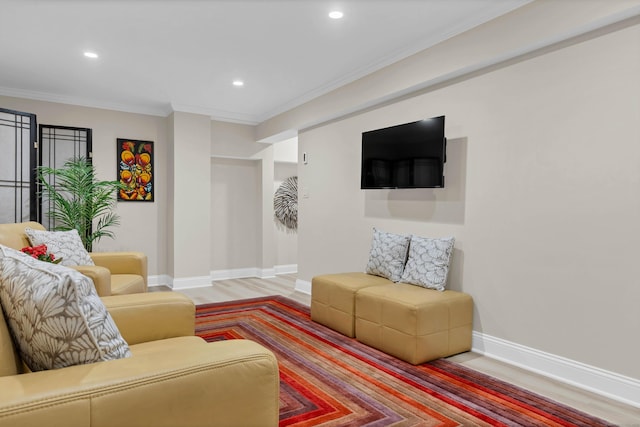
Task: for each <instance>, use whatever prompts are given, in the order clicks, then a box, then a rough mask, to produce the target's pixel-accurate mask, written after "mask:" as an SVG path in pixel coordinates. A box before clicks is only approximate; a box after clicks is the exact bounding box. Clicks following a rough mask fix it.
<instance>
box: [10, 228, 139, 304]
mask: <svg viewBox="0 0 640 427" xmlns="http://www.w3.org/2000/svg"><path fill="white" fill-rule="evenodd" d="M25 228H32V229H34V230H45V228H44V227H43V226H42V224H40V223H38V222H21V223H16V224H0V244H3V245H5V246H8V247H10V248H13V249H16V250H20V249H22V248H24V247H26V246H29V245H30V243H29V239H28V238H27V235H26V234H25V232H24V230H25ZM89 256H90V257H91V259H92V260H93V262H94V263H95V265H82V266H76V267H72V268H75V269H76V270H78V271H80V272H81V273H82V274H84V275H85V276H88V277H89V278H91V280H93V284H94V285H95V287H96V290H97V291H98V295H100V296H109V295H126V294H134V293H140V292H147V286H148V283H147V256H146V255H145V254H144V253H142V252H91V253H89Z"/></svg>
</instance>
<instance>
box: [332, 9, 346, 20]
mask: <svg viewBox="0 0 640 427" xmlns="http://www.w3.org/2000/svg"><path fill="white" fill-rule="evenodd" d="M343 16H344V13H342V12H340V11H339V10H334V11H333V12H330V13H329V18H331V19H340V18H342V17H343Z"/></svg>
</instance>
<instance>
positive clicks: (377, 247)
mask: <svg viewBox="0 0 640 427" xmlns="http://www.w3.org/2000/svg"><path fill="white" fill-rule="evenodd" d="M409 239H410V237H409V236H403V235H401V234H393V233H386V232H384V231H381V230H378V229H376V228H374V229H373V240H372V242H371V251H370V252H369V262H368V263H367V268H366V270H365V271H366V272H367V273H368V274H373V275H375V276H381V277H385V278H387V279H389V280H391V281H392V282H398V281H399V280H400V277H401V276H402V270H403V269H404V263H405V261H406V260H407V250H408V249H409Z"/></svg>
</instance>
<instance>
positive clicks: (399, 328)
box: [355, 283, 473, 365]
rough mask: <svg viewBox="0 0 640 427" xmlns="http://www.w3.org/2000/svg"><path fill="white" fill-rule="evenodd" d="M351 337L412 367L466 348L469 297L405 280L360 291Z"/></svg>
mask: <svg viewBox="0 0 640 427" xmlns="http://www.w3.org/2000/svg"><path fill="white" fill-rule="evenodd" d="M355 317H356V320H355V330H356V339H357V340H358V341H360V342H362V343H364V344H367V345H369V346H371V347H374V348H377V349H378V350H381V351H383V352H385V353H388V354H390V355H392V356H395V357H397V358H399V359H402V360H404V361H406V362H409V363H412V364H414V365H418V364H420V363H424V362H427V361H429V360H433V359H438V358H440V357H446V356H451V355H454V354H457V353H462V352H464V351H468V350H470V349H471V331H472V323H473V300H472V299H471V296H470V295H468V294H465V293H462V292H456V291H443V292H440V291H437V290H433V289H426V288H422V287H420V286H415V285H408V284H406V283H394V284H391V285H389V286H375V287H370V288H366V289H360V290H359V291H358V293H357V294H356V315H355Z"/></svg>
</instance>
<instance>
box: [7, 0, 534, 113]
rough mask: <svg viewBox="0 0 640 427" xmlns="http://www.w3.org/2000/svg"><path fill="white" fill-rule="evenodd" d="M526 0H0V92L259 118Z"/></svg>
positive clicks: (127, 107)
mask: <svg viewBox="0 0 640 427" xmlns="http://www.w3.org/2000/svg"><path fill="white" fill-rule="evenodd" d="M527 2H528V0H335V1H334V0H329V1H326V0H325V1H321V0H279V1H276V0H226V1H220V0H218V1H212V0H0V94H4V95H9V96H18V97H26V98H34V99H42V100H51V101H56V102H65V103H71V104H79V105H90V106H96V107H103V108H111V109H116V110H125V111H135V112H142V113H148V114H157V115H166V114H168V113H170V112H171V111H173V110H175V111H185V112H193V113H200V114H206V115H210V116H211V117H213V118H215V119H220V120H229V121H237V122H243V123H259V122H261V121H264V120H266V119H268V118H270V117H272V116H274V115H276V114H278V113H281V112H283V111H286V110H288V109H290V108H292V107H295V106H297V105H300V104H302V103H303V102H306V101H309V100H310V99H313V98H314V97H316V96H319V95H322V94H324V93H327V92H328V91H330V90H332V89H335V88H337V87H340V86H341V85H344V84H346V83H349V82H350V81H353V80H355V79H357V78H360V77H362V76H364V75H366V74H368V73H371V72H373V71H375V70H377V69H380V68H382V67H384V66H386V65H389V64H391V63H393V62H395V61H398V60H400V59H403V58H405V57H407V56H409V55H411V54H413V53H416V52H418V51H420V50H422V49H425V48H427V47H429V46H431V45H433V44H436V43H438V42H440V41H442V40H445V39H446V38H448V37H451V36H453V35H455V34H458V33H460V32H463V31H465V30H468V29H470V28H473V27H474V26H477V25H479V24H481V23H484V22H486V21H489V20H491V19H493V18H495V17H497V16H499V15H502V14H504V13H506V12H508V11H510V10H513V9H515V8H517V7H519V6H522V5H523V4H525V3H527ZM334 9H339V10H342V11H343V12H344V18H343V19H340V20H333V19H330V18H329V17H328V13H329V12H330V11H331V10H334ZM86 50H91V51H95V52H96V53H98V54H99V55H100V57H99V58H98V59H93V60H91V59H88V58H85V57H84V56H83V52H84V51H86ZM234 79H242V80H244V82H245V85H244V86H243V87H240V88H238V87H234V86H233V85H232V81H233V80H234Z"/></svg>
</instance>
